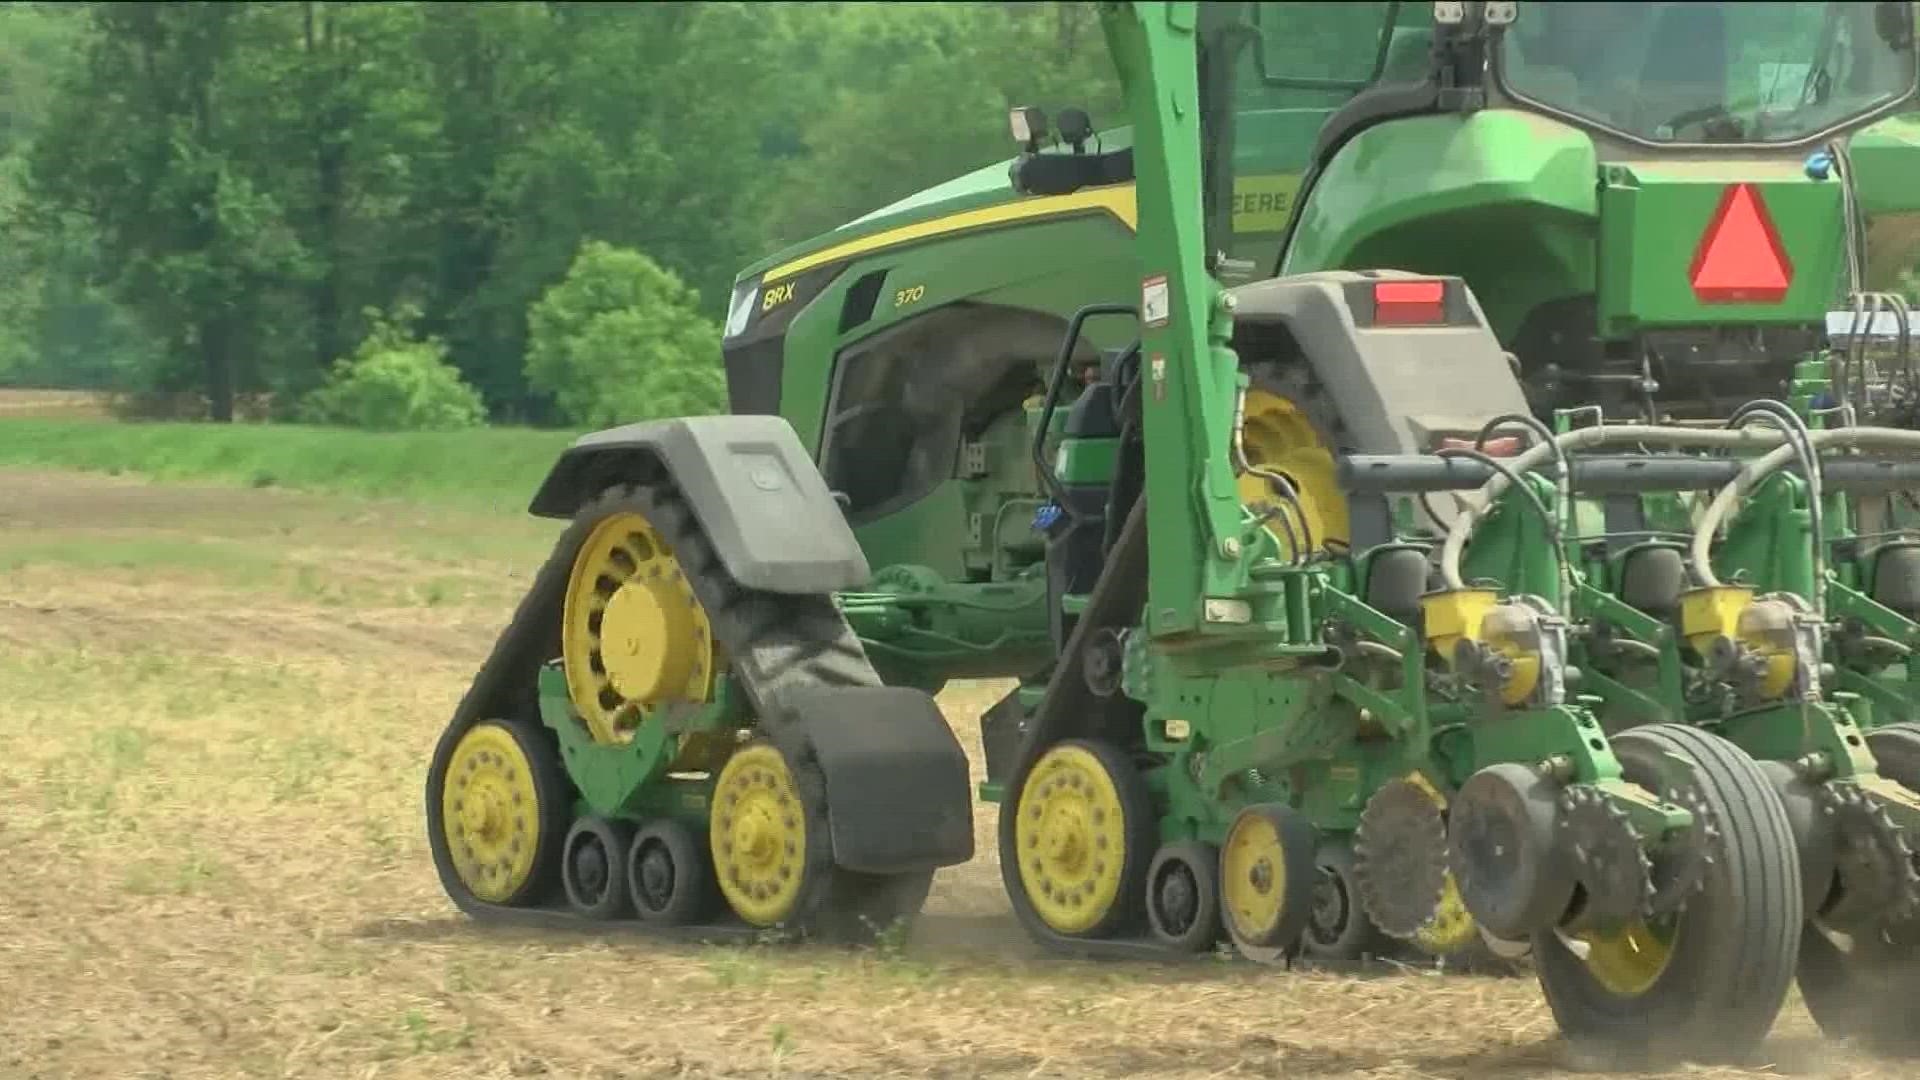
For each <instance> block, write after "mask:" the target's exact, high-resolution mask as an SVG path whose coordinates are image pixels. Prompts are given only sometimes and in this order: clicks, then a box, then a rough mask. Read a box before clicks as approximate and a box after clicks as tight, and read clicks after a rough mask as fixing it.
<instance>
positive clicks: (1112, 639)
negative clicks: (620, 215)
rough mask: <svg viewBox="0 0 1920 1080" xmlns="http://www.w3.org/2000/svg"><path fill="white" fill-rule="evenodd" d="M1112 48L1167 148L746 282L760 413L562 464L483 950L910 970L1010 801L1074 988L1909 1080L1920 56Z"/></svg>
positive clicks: (1821, 45) (1026, 146) (735, 356)
mask: <svg viewBox="0 0 1920 1080" xmlns="http://www.w3.org/2000/svg"><path fill="white" fill-rule="evenodd" d="M1101 12H1102V21H1103V25H1104V28H1105V34H1106V44H1107V48H1108V51H1109V54H1110V57H1111V59H1112V62H1113V68H1114V71H1115V73H1116V76H1117V79H1118V83H1119V88H1120V91H1121V96H1122V98H1123V100H1124V103H1125V106H1124V107H1125V119H1126V121H1127V124H1126V126H1125V127H1121V128H1114V129H1109V130H1106V131H1096V129H1095V127H1094V125H1093V124H1092V122H1091V120H1090V119H1089V118H1088V116H1087V115H1086V113H1085V112H1084V111H1083V110H1079V109H1070V110H1065V111H1062V112H1061V113H1060V114H1059V115H1058V116H1057V117H1056V118H1055V122H1054V124H1053V128H1054V129H1057V136H1058V137H1057V139H1055V138H1054V131H1053V130H1050V128H1049V122H1048V118H1047V117H1046V116H1045V115H1043V114H1042V113H1041V112H1040V111H1039V110H1037V109H1019V110H1016V111H1015V113H1014V115H1013V117H1012V121H1013V122H1012V127H1013V133H1014V136H1015V139H1016V140H1017V141H1018V142H1019V143H1021V144H1022V145H1021V148H1020V151H1021V152H1020V153H1019V154H1018V155H1017V156H1016V157H1014V158H1013V159H1012V160H1011V161H1010V162H1003V163H1001V164H999V165H995V166H990V167H988V168H986V169H982V170H981V171H979V172H977V173H974V174H970V175H968V176H965V177H961V178H959V179H956V180H954V181H951V182H949V183H947V184H944V185H941V186H939V187H936V188H933V189H930V190H929V191H926V192H922V193H920V194H918V195H916V196H913V197H911V198H908V199H906V200H903V201H902V202H900V203H898V204H895V205H894V206H890V207H886V208H884V209H882V210H879V211H876V212H875V213H874V214H872V215H869V216H868V217H866V218H863V219H861V220H859V221H856V222H853V223H851V224H849V225H847V226H845V227H843V228H841V229H839V230H836V231H834V232H832V233H830V234H827V235H826V236H823V237H820V238H817V239H816V240H814V241H810V242H808V243H805V244H802V245H799V246H797V247H795V248H792V249H789V250H787V251H784V252H781V253H779V254H777V255H775V256H773V257H772V258H770V259H768V260H766V261H765V262H763V263H761V264H758V265H756V266H754V267H752V268H749V269H748V270H747V271H745V272H744V273H743V274H742V275H741V276H740V278H739V281H738V286H737V288H736V291H735V294H734V298H733V301H732V304H731V307H730V310H729V314H728V319H727V324H726V330H725V334H726V336H725V341H724V353H725V360H726V366H727V378H728V389H729V395H730V414H729V415H726V416H715V417H691V418H685V419H678V420H669V421H660V422H654V423H645V424H636V425H630V426H627V427H621V428H616V429H613V430H610V431H604V432H597V433H594V434H592V435H589V436H586V437H584V438H582V439H581V440H579V442H578V443H576V444H575V445H574V446H573V447H572V448H570V449H569V450H568V451H566V452H565V453H564V454H563V455H562V457H561V458H560V460H559V461H558V462H557V463H556V464H555V466H554V468H553V470H552V472H551V474H550V475H549V476H548V478H547V480H546V482H545V483H544V484H543V485H542V487H541V489H540V491H539V492H538V493H537V494H536V495H535V497H534V500H533V503H532V507H531V509H532V512H533V513H535V514H537V515H542V516H546V517H552V518H558V519H565V520H568V521H570V525H569V526H568V528H567V529H566V531H565V532H564V533H563V534H562V535H561V537H560V539H559V541H558V542H557V543H556V545H555V547H554V550H553V552H552V555H551V557H550V559H549V561H548V562H547V564H546V565H545V566H544V567H543V568H542V570H541V571H540V573H539V574H538V576H537V578H536V579H535V581H534V583H533V585H532V587H531V589H530V590H529V592H528V594H527V596H526V598H525V599H524V600H523V602H522V604H521V606H520V608H519V610H518V611H517V612H516V613H515V615H514V618H513V620H512V621H511V623H510V624H509V625H508V627H507V629H506V630H505V631H504V632H503V633H502V635H501V636H500V639H499V641H498V643H497V644H496V646H495V649H494V651H493V653H492V654H491V655H490V656H489V657H488V659H487V661H486V662H485V663H484V665H483V666H482V668H481V669H480V671H479V673H478V675H477V677H476V679H475V681H474V683H473V686H472V688H471V689H470V690H469V692H468V693H467V695H466V696H465V698H464V699H463V700H462V701H461V703H460V705H459V706H458V708H457V709H456V711H455V714H454V717H453V719H452V721H451V723H450V724H449V726H448V728H447V730H446V732H445V734H444V735H443V737H442V739H441V741H440V744H439V746H438V748H437V749H436V752H435V755H434V758H433V762H432V765H431V767H430V770H429V778H428V792H427V814H428V823H429V834H430V839H431V843H432V849H433V853H434V859H435V863H436V866H437V868H438V870H439V873H440V877H441V880H442V882H443V884H444V885H445V887H446V889H447V891H448V893H449V894H450V896H451V897H452V898H453V899H454V900H455V902H456V903H457V904H458V905H459V906H460V907H461V908H462V909H463V910H465V911H467V912H468V913H470V914H472V915H473V916H475V917H479V918H499V919H513V920H521V921H532V922H538V923H548V924H561V923H579V922H582V921H602V922H606V921H612V920H625V921H628V922H631V923H634V924H636V925H640V926H643V927H651V928H656V929H661V930H673V931H675V932H679V933H689V934H694V935H698V936H703V937H712V936H716V935H723V934H729V933H739V934H753V933H760V932H765V931H769V930H772V931H790V932H795V933H798V934H801V935H810V936H819V937H826V938H846V937H850V936H860V935H864V934H867V933H871V932H872V931H873V930H874V929H875V928H878V927H881V926H885V925H888V924H890V923H892V922H893V921H894V920H896V919H899V918H903V917H911V916H912V915H914V914H915V913H917V912H918V911H919V909H920V908H921V906H922V905H923V903H924V901H925V899H926V896H927V894H928V891H929V887H930V884H931V881H932V878H933V874H934V872H935V871H936V870H937V869H939V868H941V867H946V866H953V865H956V864H959V863H962V862H965V861H967V860H969V859H971V858H972V857H973V856H974V854H975V850H974V849H975V843H974V833H973V825H972V820H973V818H972V814H973V802H974V799H975V798H976V796H977V797H978V798H979V799H980V800H982V801H985V802H989V803H995V804H998V828H997V833H996V839H995V843H996V846H997V848H998V852H999V856H1000V865H1001V869H1002V873H1003V876H1004V879H1005V884H1006V890H1007V894H1008V897H1009V900H1010V902H1011V904H1012V907H1013V910H1014V912H1015V914H1016V915H1017V916H1018V919H1019V921H1020V923H1021V924H1022V925H1023V926H1024V927H1025V929H1026V930H1027V931H1028V932H1029V933H1030V934H1031V935H1032V937H1033V938H1034V939H1035V940H1036V941H1038V942H1040V943H1042V944H1044V945H1045V946H1047V947H1049V948H1053V949H1057V950H1060V951H1062V952H1066V953H1072V954H1080V955H1114V956H1126V955H1161V956H1164V955H1173V954H1181V953H1204V952H1208V951H1211V950H1213V949H1215V948H1216V947H1217V946H1219V945H1220V944H1221V943H1223V942H1225V943H1231V944H1232V946H1234V947H1235V948H1237V949H1238V950H1239V951H1240V952H1241V953H1243V954H1244V955H1246V956H1249V957H1252V958H1254V959H1257V960H1274V959H1278V958H1281V957H1284V956H1287V955H1289V954H1291V953H1293V952H1294V951H1295V950H1297V949H1305V950H1306V951H1308V952H1310V953H1315V954H1317V955H1321V956H1326V957H1341V956H1350V955H1353V954H1354V953H1356V952H1358V951H1361V950H1363V949H1366V948H1369V947H1372V944H1373V943H1374V942H1376V941H1377V940H1378V939H1380V938H1381V937H1382V936H1384V937H1385V938H1387V939H1391V940H1396V941H1402V942H1409V943H1412V944H1413V945H1415V946H1416V947H1417V948H1420V949H1422V950H1425V951H1427V952H1430V953H1437V954H1446V953H1449V952H1453V951H1457V950H1460V949H1462V948H1465V947H1467V946H1469V945H1471V944H1473V943H1476V942H1490V943H1494V944H1496V945H1497V946H1498V947H1499V948H1500V949H1501V950H1502V951H1505V950H1507V949H1509V948H1521V947H1530V948H1531V950H1532V953H1533V957H1534V964H1533V967H1534V970H1535V973H1536V975H1537V977H1538V979H1539V980H1540V982H1541V984H1542V986H1543V988H1544V990H1545V992H1546V994H1547V998H1548V1000H1549V1002H1550V1004H1551V1006H1552V1008H1553V1011H1554V1014H1555V1016H1556V1017H1557V1019H1558V1021H1559V1023H1560V1025H1561V1028H1562V1030H1563V1031H1565V1032H1566V1033H1567V1034H1568V1035H1569V1036H1570V1037H1573V1038H1576V1039H1582V1040H1593V1041H1597V1042H1601V1043H1605V1044H1608V1045H1610V1046H1614V1047H1625V1048H1639V1049H1666V1048H1677V1049H1680V1050H1682V1051H1684V1052H1686V1053H1689V1054H1693V1055H1702V1054H1716V1053H1720V1052H1724V1053H1728V1054H1739V1053H1743V1052H1745V1051H1747V1050H1749V1049H1751V1048H1752V1047H1753V1046H1755V1045H1756V1044H1757V1043H1758V1041H1759V1040H1760V1039H1761V1038H1762V1037H1763V1036H1764V1035H1765V1033H1766V1032H1767V1031H1768V1030H1769V1028H1770V1026H1771V1024H1772V1022H1773V1019H1774V1017H1775V1015H1776V1013H1777V1012H1778V1010H1779V1008H1780V1006H1781V1004H1782V1002H1783V1000H1784V997H1785V994H1786V991H1787V988H1788V986H1789V984H1790V983H1792V981H1793V980H1794V978H1795V975H1796V972H1797V973H1798V974H1799V977H1800V982H1801V985H1802V988H1803V990H1804V992H1805V993H1806V996H1807V999H1808V1002H1809V1004H1810V1006H1812V1008H1813V1011H1814V1013H1815V1016H1816V1018H1818V1019H1819V1021H1820V1022H1821V1024H1822V1025H1823V1026H1824V1027H1825V1028H1827V1029H1828V1030H1829V1031H1832V1032H1835V1033H1846V1034H1854V1035H1861V1036H1865V1037H1867V1038H1868V1039H1870V1040H1873V1041H1875V1042H1877V1043H1879V1044H1881V1045H1883V1046H1886V1047H1889V1048H1893V1049H1904V1048H1905V1047H1902V1046H1901V1045H1900V1043H1901V1040H1902V1039H1903V1038H1908V1039H1910V1038H1911V1037H1912V1036H1911V1035H1909V1034H1908V1033H1907V1030H1906V1029H1907V1028H1908V1027H1909V1026H1910V1025H1908V1024H1907V1023H1906V1022H1905V1017H1904V1016H1902V1015H1901V1014H1900V1013H1899V1011H1898V1010H1899V1008H1900V1007H1901V1005H1902V1004H1903V1002H1904V1001H1909V1000H1911V991H1912V989H1913V988H1914V987H1915V986H1916V985H1920V983H1917V982H1916V980H1920V965H1916V964H1915V963H1914V960H1915V959H1916V958H1915V956H1914V955H1913V951H1912V945H1911V943H1910V939H1911V936H1912V934H1913V929H1912V928H1913V927H1914V926H1915V918H1914V915H1915V909H1916V907H1917V906H1920V876H1916V874H1915V870H1914V867H1915V863H1914V830H1915V829H1916V828H1920V726H1916V724H1920V716H1910V715H1909V714H1910V713H1912V712H1914V711H1915V710H1917V709H1920V705H1917V704H1916V703H1915V696H1914V695H1913V694H1912V693H1911V692H1910V690H1909V687H1908V674H1909V667H1910V666H1911V665H1912V664H1913V663H1914V662H1915V661H1914V660H1913V657H1914V654H1915V653H1914V651H1915V649H1920V530H1911V529H1909V527H1908V525H1907V522H1908V521H1909V519H1910V517H1911V514H1910V513H1909V511H1910V509H1911V507H1910V506H1909V504H1908V503H1907V502H1906V501H1905V492H1907V491H1909V490H1913V489H1920V466H1917V465H1916V464H1915V461H1914V459H1916V458H1920V432H1916V431H1915V430H1914V428H1915V427H1916V426H1920V425H1916V424H1915V423H1913V422H1912V421H1913V419H1914V418H1913V417H1912V416H1911V415H1910V414H1911V411H1912V406H1913V404H1914V402H1915V400H1916V399H1915V397H1914V395H1915V393H1916V392H1917V391H1920V379H1915V378H1914V377H1913V375H1914V372H1913V370H1912V368H1911V367H1910V366H1909V361H1910V356H1909V355H1908V351H1909V349H1908V346H1909V344H1910V343H1909V342H1908V340H1907V336H1906V334H1905V331H1906V329H1907V328H1908V327H1909V325H1910V324H1909V322H1908V321H1907V318H1906V313H1905V308H1904V306H1903V305H1902V304H1900V303H1899V302H1898V299H1897V298H1896V297H1893V296H1891V295H1888V294H1886V293H1885V292H1884V285H1883V284H1880V283H1877V282H1876V281H1875V280H1874V278H1873V275H1874V274H1875V273H1877V272H1881V271H1879V270H1876V267H1882V266H1885V265H1894V266H1897V265H1905V263H1904V262H1902V261H1900V259H1894V260H1892V261H1887V260H1886V256H1885V255H1884V251H1885V250H1886V249H1887V248H1889V247H1895V248H1897V247H1899V245H1901V244H1902V243H1907V244H1911V243H1913V242H1914V241H1915V240H1916V238H1920V229H1915V228H1914V227H1913V225H1914V223H1915V221H1916V220H1920V218H1917V217H1916V215H1920V134H1917V133H1916V131H1915V128H1914V126H1913V125H1912V124H1911V122H1910V121H1908V120H1905V119H1903V118H1901V117H1900V116H1899V115H1898V113H1899V111H1900V110H1902V109H1904V108H1908V107H1910V106H1911V105H1912V103H1913V101H1914V98H1915V94H1916V65H1915V46H1914V29H1915V27H1914V8H1913V7H1912V5H1910V4H1908V3H1905V2H1899V3H1779V4H1736V3H1686V4H1680V3H1671V4H1669V3H1656V4H1639V3H1635V4H1610V3H1582V4H1525V5H1516V4H1512V3H1435V4H1432V5H1424V4H1422V5H1413V4H1404V5H1403V4H1365V3H1351V4H1277V3H1275V4H1264V3H1252V4H1243V3H1220V4H1193V3H1129V4H1120V3H1109V4H1103V5H1101ZM1602 41H1605V42H1607V43H1608V44H1607V46H1606V47H1604V48H1603V47H1601V45H1600V44H1598V43H1599V42H1602ZM1908 250H1909V251H1910V250H1911V249H1910V248H1909V249H1908ZM1835 312H1838V315H1835V314H1834V313H1835ZM1830 328H1831V329H1830ZM970 678H1001V679H1011V680H1016V681H1017V684H1018V685H1017V688H1016V689H1015V690H1013V691H1012V692H1011V693H1009V694H1008V695H1007V696H1006V697H1005V698H1004V699H1003V700H1002V701H1000V702H999V703H998V704H997V705H995V706H994V707H993V708H991V709H989V710H988V711H987V712H986V713H985V714H984V715H983V717H982V719H981V742H982V746H983V749H984V757H985V761H984V776H982V777H980V778H978V783H977V784H976V783H975V782H974V778H973V777H972V776H971V775H970V771H969V765H968V761H967V758H966V755H965V754H964V753H963V751H962V748H961V746H960V744H959V742H958V740H957V739H956V737H955V735H954V734H953V732H952V730H951V729H950V728H949V727H948V726H947V724H946V722H945V720H944V719H943V717H942V716H941V714H940V711H939V709H938V708H937V706H936V705H935V703H934V700H933V697H932V695H933V694H934V693H937V692H938V691H939V689H940V688H941V687H942V686H944V685H945V683H946V682H947V681H949V680H952V679H970Z"/></svg>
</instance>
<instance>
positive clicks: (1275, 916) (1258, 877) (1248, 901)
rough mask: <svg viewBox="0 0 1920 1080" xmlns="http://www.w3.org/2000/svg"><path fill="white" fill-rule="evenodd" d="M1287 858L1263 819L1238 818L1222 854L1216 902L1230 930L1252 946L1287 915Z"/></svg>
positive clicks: (1268, 821) (1270, 821)
mask: <svg viewBox="0 0 1920 1080" xmlns="http://www.w3.org/2000/svg"><path fill="white" fill-rule="evenodd" d="M1286 897H1287V855H1286V848H1285V844H1284V842H1283V841H1282V840H1281V839H1280V830H1279V829H1278V828H1276V827H1275V826H1274V823H1273V819H1271V818H1268V817H1266V816H1264V815H1262V814H1241V815H1240V816H1239V817H1237V818H1235V819H1234V822H1233V826H1232V828H1231V829H1229V830H1228V832H1227V841H1226V846H1225V847H1223V848H1221V849H1220V901H1221V904H1222V905H1223V906H1224V907H1225V908H1226V912H1227V916H1228V918H1229V919H1231V920H1232V925H1233V926H1234V927H1235V928H1236V929H1237V930H1238V931H1239V932H1240V933H1241V935H1243V936H1245V937H1247V938H1249V939H1250V940H1252V941H1254V943H1255V944H1267V942H1266V941H1265V939H1266V938H1267V937H1269V936H1271V934H1272V933H1273V931H1274V930H1275V928H1276V927H1278V926H1279V925H1280V920H1281V917H1282V916H1284V915H1285V914H1286Z"/></svg>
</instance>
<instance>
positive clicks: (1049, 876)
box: [1014, 739, 1153, 938]
mask: <svg viewBox="0 0 1920 1080" xmlns="http://www.w3.org/2000/svg"><path fill="white" fill-rule="evenodd" d="M1016 812H1017V813H1018V815H1019V816H1018V817H1017V818H1016V819H1015V822H1014V849H1015V851H1017V852H1018V853H1019V881H1020V889H1021V894H1022V898H1023V899H1024V900H1025V902H1026V904H1027V906H1029V907H1030V908H1031V909H1032V910H1033V913H1034V914H1035V915H1037V916H1039V918H1040V921H1041V922H1043V923H1044V924H1046V926H1047V928H1048V929H1050V930H1052V931H1053V932H1054V933H1056V934H1063V935H1066V936H1069V937H1083V938H1098V937H1106V936H1109V935H1111V934H1112V933H1114V932H1115V931H1116V930H1118V929H1119V928H1120V927H1121V926H1122V925H1124V924H1125V923H1126V922H1128V921H1129V920H1130V919H1131V918H1132V917H1133V915H1134V913H1135V911H1136V909H1137V907H1138V905H1139V902H1140V897H1141V896H1142V895H1144V887H1145V882H1144V878H1145V873H1146V866H1147V861H1148V860H1149V859H1150V858H1151V857H1152V854H1153V851H1152V847H1153V819H1152V814H1153V810H1152V803H1151V800H1150V799H1149V796H1148V794H1147V790H1146V787H1145V785H1144V784H1143V783H1142V782H1141V779H1140V775H1139V773H1138V772H1136V771H1135V770H1134V768H1133V763H1132V762H1131V761H1129V760H1128V759H1127V756H1126V755H1125V754H1123V753H1121V752H1120V750H1119V749H1118V748H1117V747H1114V746H1112V745H1111V744H1108V743H1104V742H1098V741H1094V740H1081V739H1070V740H1067V741H1065V742H1062V743H1059V744H1058V745H1056V746H1052V747H1049V748H1048V749H1047V750H1046V751H1045V752H1043V753H1042V754H1041V755H1040V758H1039V760H1037V761H1035V762H1034V764H1033V768H1032V770H1031V771H1029V772H1028V773H1027V778H1026V782H1025V783H1023V784H1022V785H1021V786H1020V798H1019V802H1018V804H1017V806H1016Z"/></svg>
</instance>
